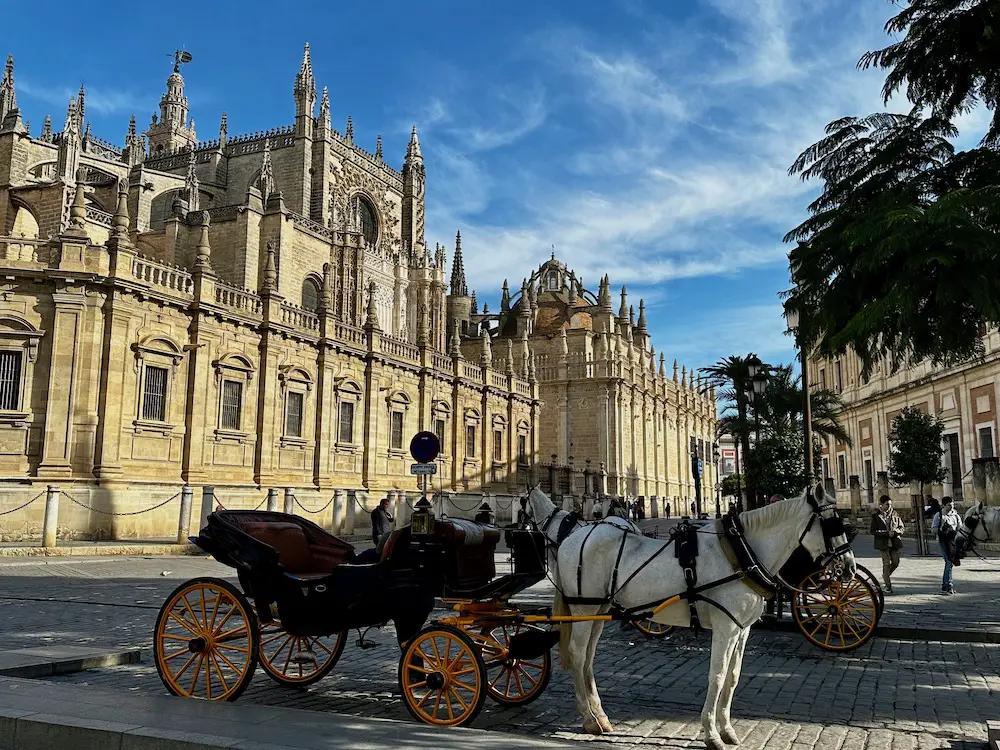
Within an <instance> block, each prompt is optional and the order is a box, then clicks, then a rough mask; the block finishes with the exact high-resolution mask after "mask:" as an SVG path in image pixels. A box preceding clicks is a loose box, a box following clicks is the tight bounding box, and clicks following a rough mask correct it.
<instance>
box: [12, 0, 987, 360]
mask: <svg viewBox="0 0 1000 750" xmlns="http://www.w3.org/2000/svg"><path fill="white" fill-rule="evenodd" d="M209 7H210V6H205V8H206V9H204V10H199V11H198V12H197V13H196V14H192V15H190V17H185V16H183V15H182V14H179V13H173V12H170V11H169V10H167V9H166V6H163V5H162V4H144V3H135V4H125V3H118V2H107V3H104V4H103V5H102V8H101V10H100V12H87V13H82V12H80V9H79V8H80V6H79V5H78V4H73V5H70V4H69V3H64V2H62V1H61V0H57V1H55V2H49V3H48V4H47V5H46V15H47V16H48V17H49V18H51V19H53V21H52V22H50V23H47V24H41V23H38V22H37V17H36V11H35V10H33V9H32V8H31V7H29V6H27V5H22V6H19V7H18V8H15V9H12V10H11V11H9V12H8V14H7V18H8V29H11V30H16V34H6V35H4V36H5V37H6V38H5V39H4V40H3V43H4V45H5V48H4V49H3V50H0V51H2V52H4V53H8V52H10V53H13V54H14V56H15V61H16V79H17V83H18V103H19V105H20V106H21V108H22V110H23V112H24V114H25V116H26V117H27V118H28V119H30V121H31V123H32V130H33V132H34V133H36V134H37V133H38V132H39V130H40V128H41V124H42V120H43V118H44V116H45V114H46V113H51V114H52V117H53V127H54V128H55V129H57V130H58V129H61V126H62V121H63V119H64V116H65V111H66V102H67V100H68V98H69V96H70V95H71V94H73V93H74V92H75V91H76V90H77V89H78V87H79V85H80V83H81V82H84V83H86V86H87V114H88V117H89V119H90V120H91V121H92V123H93V131H94V133H95V134H96V135H98V136H99V137H102V138H104V139H106V140H110V141H112V142H114V143H119V144H121V143H122V142H123V140H124V135H125V131H126V128H127V124H128V117H129V115H130V114H132V113H133V112H134V113H135V115H136V118H137V121H138V123H139V125H140V126H143V127H145V126H146V125H147V124H148V123H149V120H150V115H151V114H152V113H153V112H154V111H156V108H157V102H158V101H159V97H160V95H161V93H162V91H163V87H164V81H165V79H166V76H167V75H168V74H169V73H170V60H169V59H168V56H167V55H168V53H170V52H171V51H172V50H174V49H176V48H178V47H181V46H184V47H185V48H186V49H188V50H189V51H190V52H191V53H192V54H193V55H194V61H193V62H192V63H191V64H190V65H188V66H186V67H185V69H184V76H185V80H186V82H187V95H188V98H189V100H190V105H191V115H192V116H193V117H194V118H195V121H196V126H197V130H198V133H199V136H200V137H201V138H203V139H209V138H214V137H215V136H216V133H217V129H218V122H219V117H220V115H221V113H222V112H223V111H224V110H225V111H226V112H227V113H228V117H229V133H230V135H234V134H238V133H243V132H248V131H255V130H263V129H265V128H268V127H274V126H278V125H285V124H290V123H291V122H292V121H293V118H294V106H293V102H292V86H293V83H294V78H295V74H296V72H297V71H298V67H299V62H300V60H301V56H302V45H303V43H305V42H307V41H308V42H309V43H310V45H311V48H312V59H313V69H314V72H315V76H316V80H317V86H318V87H322V86H324V85H325V86H327V87H329V90H330V98H331V108H332V112H333V120H334V126H335V127H337V128H338V129H340V130H341V131H342V130H343V126H344V125H343V124H344V121H345V120H346V118H347V115H348V114H351V115H352V116H353V120H354V131H355V141H356V142H358V143H359V144H360V145H362V146H364V147H365V148H367V149H369V150H370V151H374V150H375V138H376V135H377V134H378V133H381V134H382V138H383V141H384V149H385V155H386V160H387V161H388V162H390V163H392V164H397V165H398V164H401V162H402V157H403V155H404V153H405V150H406V142H407V140H408V135H409V129H410V126H411V124H412V123H416V124H417V127H418V129H419V132H420V139H421V144H422V146H423V153H424V158H425V162H426V165H427V174H428V221H427V228H428V233H427V239H428V240H429V242H430V243H431V244H432V245H433V243H434V242H435V241H440V242H442V243H447V244H448V246H449V247H451V245H452V243H453V239H454V235H455V231H456V230H457V229H460V230H461V231H462V238H463V249H464V251H465V254H466V256H465V257H466V269H467V272H468V276H469V285H470V287H472V288H474V289H476V290H477V292H478V297H479V300H480V303H482V302H483V301H487V302H489V303H490V307H491V308H492V309H495V308H496V307H497V301H498V299H499V289H500V285H501V283H502V281H503V279H504V277H509V278H510V281H511V287H512V288H516V287H518V286H519V285H520V280H521V277H523V276H526V275H528V274H529V273H530V271H531V270H532V269H533V268H535V267H537V265H538V264H540V263H541V262H543V261H544V260H545V259H547V258H548V256H549V253H550V252H551V250H550V248H551V247H552V246H555V251H556V254H557V256H558V257H559V258H560V259H562V260H564V261H566V262H567V263H569V264H570V266H571V267H573V268H575V269H576V271H577V272H578V274H580V275H582V277H583V279H584V283H585V284H586V285H587V286H588V288H592V289H594V290H595V291H596V286H597V280H598V278H599V277H600V276H601V275H603V274H604V273H608V274H610V276H611V280H612V283H613V284H614V285H616V286H615V291H616V292H617V289H618V287H620V285H621V284H626V285H627V286H628V288H629V298H630V301H631V302H633V303H634V304H635V305H636V308H638V300H639V297H640V296H643V297H645V299H646V302H647V315H648V318H649V323H650V328H651V329H652V334H653V342H654V345H655V346H656V348H657V351H663V352H665V353H666V355H667V357H668V358H670V359H673V358H675V357H676V358H677V359H678V360H679V362H680V363H681V364H686V365H688V366H689V367H699V366H703V365H706V364H710V363H712V362H714V361H715V360H717V359H719V358H721V357H724V356H727V355H729V354H735V353H746V352H747V351H757V352H758V353H759V354H760V355H761V356H762V357H763V358H764V359H765V360H766V361H771V362H788V361H791V360H792V358H793V357H794V350H793V349H792V347H791V340H790V339H789V338H788V337H786V336H784V335H783V331H784V322H783V320H782V318H781V308H780V301H779V300H778V298H777V292H778V291H779V290H781V289H784V288H786V287H787V285H788V272H787V262H786V253H787V250H788V248H787V246H785V245H783V244H782V242H781V238H782V236H783V235H784V234H785V232H787V231H788V230H789V229H790V228H792V227H793V226H795V225H796V224H797V223H798V222H799V221H801V220H802V218H804V216H805V206H806V205H807V204H808V202H809V201H810V200H811V198H812V196H813V195H815V194H816V192H817V190H818V186H816V185H809V184H803V183H801V182H800V181H799V180H798V179H797V178H792V177H789V176H788V175H787V173H786V170H787V168H788V165H789V164H790V163H791V162H792V161H793V160H794V158H795V157H796V156H797V155H798V153H799V152H800V151H801V150H803V149H804V148H805V147H806V146H808V145H809V144H810V143H812V142H814V141H815V140H817V139H818V138H819V137H820V136H821V134H822V128H823V126H824V125H825V124H826V123H827V122H828V121H830V120H832V119H834V118H836V117H840V116H842V115H845V114H857V115H862V114H867V113H869V112H872V111H876V110H879V109H882V108H883V107H882V106H881V102H880V99H879V89H880V87H881V83H882V76H881V75H880V74H879V73H878V72H866V73H862V72H859V71H857V70H856V69H855V64H856V62H857V59H858V58H859V57H860V56H861V54H862V53H864V52H865V51H866V50H868V49H872V48H875V47H880V46H884V44H885V42H886V41H887V39H888V38H887V37H886V36H884V34H883V32H882V26H883V24H884V23H885V21H886V20H887V19H888V18H889V17H890V16H891V15H893V12H894V10H897V9H896V8H895V6H893V5H891V4H890V3H888V2H885V1H884V0H697V2H685V3H681V2H677V1H676V0H674V1H670V0H599V1H598V0H591V1H590V2H584V1H582V0H568V1H566V0H545V1H544V2H539V1H538V0H534V1H533V2H524V1H523V0H508V2H505V3H496V2H486V1H485V0H447V1H446V0H424V2H422V3H419V4H414V3H411V2H399V1H397V0H384V1H383V2H380V3H349V4H342V3H314V4H309V3H302V2H300V3H296V4H295V6H294V7H296V8H308V10H307V11H304V12H301V13H300V14H298V15H294V16H293V15H292V13H291V12H290V10H289V9H290V8H291V7H292V6H291V5H289V6H288V7H287V8H286V7H284V6H280V5H278V6H276V5H275V4H273V3H262V2H256V1H248V2H242V3H239V4H236V3H218V4H214V7H212V8H211V9H208V8H209ZM18 13H23V14H24V16H23V18H21V19H18V18H17V14H18ZM12 16H13V18H12ZM892 108H893V109H897V110H900V111H905V109H906V108H905V105H903V104H900V105H898V106H893V107H892ZM958 124H959V126H960V128H961V129H962V130H963V138H962V140H963V141H964V140H967V139H968V140H970V141H972V140H975V139H977V138H978V132H981V130H982V126H983V120H982V116H981V114H979V113H973V114H972V115H970V116H968V117H966V118H964V119H963V120H961V121H960V122H959V123H958ZM966 130H968V131H969V135H968V136H966V135H965V131H966ZM279 187H280V186H279ZM615 301H616V308H617V295H616V297H615Z"/></svg>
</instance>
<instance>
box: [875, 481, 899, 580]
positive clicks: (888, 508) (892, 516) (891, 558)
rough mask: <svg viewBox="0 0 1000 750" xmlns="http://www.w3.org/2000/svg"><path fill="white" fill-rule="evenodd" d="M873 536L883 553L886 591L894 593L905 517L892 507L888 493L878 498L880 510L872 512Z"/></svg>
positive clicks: (877, 546) (883, 574)
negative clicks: (893, 583)
mask: <svg viewBox="0 0 1000 750" xmlns="http://www.w3.org/2000/svg"><path fill="white" fill-rule="evenodd" d="M871 533H872V536H874V537H875V549H877V550H878V551H879V552H880V553H881V554H882V578H884V579H885V593H887V594H891V593H892V574H893V573H894V572H895V570H896V568H898V567H899V550H900V549H902V547H903V519H902V518H900V517H899V513H897V512H896V511H895V510H894V509H893V507H892V500H891V499H890V498H889V496H888V495H882V497H880V498H879V499H878V510H877V511H876V512H875V513H873V514H872V525H871Z"/></svg>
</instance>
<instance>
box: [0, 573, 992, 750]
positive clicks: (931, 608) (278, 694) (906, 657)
mask: <svg viewBox="0 0 1000 750" xmlns="http://www.w3.org/2000/svg"><path fill="white" fill-rule="evenodd" d="M931 565H933V566H934V570H935V571H937V570H938V568H937V566H938V563H937V561H926V566H925V565H924V562H923V561H919V560H916V559H914V560H904V567H903V568H901V569H900V572H901V573H904V572H905V571H907V570H909V571H911V572H910V573H909V574H908V575H912V576H913V580H912V582H911V583H912V585H913V586H914V587H917V586H922V587H927V586H930V585H931V584H933V580H927V576H928V575H930V571H931V567H930V566H931ZM980 565H983V567H984V568H986V564H984V563H980ZM869 567H872V566H871V565H869ZM924 567H926V572H925V573H924V574H923V575H922V576H921V574H920V571H921V570H922V569H923V568H924ZM972 568H973V566H972V565H971V564H970V565H969V566H968V569H967V568H966V566H963V568H961V569H960V570H961V572H958V575H957V577H956V586H957V587H958V588H959V590H960V591H961V592H962V593H960V594H959V595H957V596H955V597H943V596H940V595H936V596H932V594H924V593H919V594H917V593H914V594H904V595H902V596H899V597H893V598H891V599H890V600H889V601H887V610H888V611H887V613H886V617H887V618H888V617H890V616H891V613H892V611H893V609H894V608H895V607H897V606H902V602H904V601H905V597H907V596H912V597H925V598H926V602H925V603H924V604H922V605H921V606H923V607H925V608H926V609H925V610H924V616H925V617H929V616H930V614H931V613H932V612H933V613H935V616H937V617H939V618H940V617H943V616H944V614H945V613H946V612H947V611H948V610H949V609H955V610H957V609H959V608H961V611H962V612H964V613H965V614H964V615H962V617H966V616H968V615H969V614H970V613H976V612H978V613H979V614H980V615H987V614H988V615H989V616H990V617H992V618H994V619H995V618H996V604H995V603H993V604H991V605H990V606H992V608H993V609H992V611H990V612H988V613H987V612H986V611H985V609H986V607H985V606H983V607H980V606H979V604H978V603H977V602H976V601H975V597H974V595H973V594H967V593H966V591H968V590H970V589H969V587H963V586H962V584H961V581H962V577H961V576H962V575H964V574H969V575H971V571H972ZM231 573H232V571H231V569H229V568H226V567H224V566H222V565H220V564H218V563H216V562H214V561H212V560H207V559H204V558H187V557H185V558H155V559H142V558H130V559H122V558H114V559H109V558H98V559H73V560H70V561H65V560H52V561H47V562H17V563H15V564H0V643H3V644H4V647H5V648H18V647H30V646H37V645H42V644H44V643H53V642H54V643H60V644H94V645H101V646H107V647H116V646H136V645H138V646H142V647H145V648H149V647H150V645H151V634H152V629H153V622H154V620H155V617H156V613H157V610H158V609H159V606H160V604H161V603H162V602H163V600H164V599H165V598H166V596H167V594H168V593H169V592H170V590H171V589H173V588H174V587H175V586H176V585H177V584H178V583H179V582H181V581H183V580H186V579H189V578H193V577H195V576H200V575H217V576H222V577H227V578H231V576H230V574H231ZM935 575H936V572H935ZM975 575H977V576H979V575H982V576H987V575H990V573H989V572H988V571H987V572H983V571H979V570H978V569H977V572H976V573H975ZM993 575H994V576H995V575H996V574H995V573H993ZM907 580H908V579H907V578H906V577H905V575H904V576H903V577H901V578H899V583H898V584H897V586H898V588H899V589H900V590H903V589H904V588H905V587H906V586H907V585H909V584H908V583H907ZM970 580H971V579H970ZM984 580H985V579H984ZM993 580H994V581H996V577H994V579H993ZM994 585H995V584H994ZM931 590H933V589H931ZM548 595H549V592H548V591H547V590H546V588H545V586H544V585H540V586H538V587H536V588H534V589H532V590H529V591H527V592H525V593H524V597H525V599H526V600H528V601H538V602H544V601H547V598H548ZM967 597H968V598H969V601H968V602H965V601H963V600H964V599H966V598H967ZM897 602H900V604H899V605H897ZM974 619H975V617H973V620H974ZM964 624H965V625H966V626H972V625H973V622H972V621H968V622H965V623H964ZM368 637H369V638H371V639H372V640H374V641H376V642H377V643H378V644H379V645H378V647H376V648H374V649H371V650H362V649H360V648H358V647H357V646H356V645H355V643H354V641H355V640H356V634H352V635H351V639H350V641H349V644H348V647H347V649H346V650H345V652H344V655H343V657H342V659H341V661H340V663H339V664H338V666H337V668H336V669H335V670H334V672H333V673H332V674H331V675H329V676H328V677H327V678H326V679H324V680H323V681H322V682H320V683H318V684H317V685H315V686H313V687H312V688H310V689H308V690H302V691H300V690H294V689H288V688H283V687H280V686H278V685H276V684H274V683H273V682H271V681H270V680H269V679H268V678H267V677H266V675H265V674H263V673H262V672H261V673H259V674H258V675H257V676H256V677H255V679H254V682H253V683H252V684H251V686H250V688H249V689H248V691H247V692H246V693H245V694H244V696H243V697H242V698H241V701H243V702H258V703H262V704H269V705H280V706H288V707H295V708H302V709H309V710H319V711H336V712H339V713H345V714H353V715H364V716H376V717H385V718H392V719H399V720H404V721H409V720H410V718H409V715H408V714H407V712H406V709H405V708H404V707H403V705H402V704H401V702H400V698H399V697H398V695H397V687H396V671H397V662H398V655H399V651H398V648H397V646H396V645H395V639H394V637H393V633H392V629H391V628H387V629H385V630H383V631H372V632H370V633H369V634H368ZM709 648H710V639H709V636H707V635H702V636H694V635H693V634H691V633H689V632H687V631H681V632H679V633H678V634H677V635H674V636H671V637H669V638H667V639H665V640H662V641H654V640H649V639H647V638H646V637H645V636H642V635H640V634H639V633H637V632H636V631H634V630H622V629H621V628H620V626H619V625H617V624H612V625H609V626H608V628H607V629H606V631H605V636H604V638H603V640H602V642H601V646H600V648H599V650H598V663H597V669H596V673H597V675H598V685H599V688H600V690H601V694H602V697H603V700H604V705H605V709H606V710H607V712H608V714H609V715H610V716H611V718H612V721H614V722H615V724H616V730H617V731H616V733H615V734H614V735H610V736H605V737H602V738H591V737H589V736H588V735H585V734H583V733H582V731H581V730H580V729H579V722H578V720H577V717H576V712H575V708H574V701H573V694H572V686H571V683H570V680H569V678H568V675H567V674H566V673H565V672H563V671H562V670H561V669H560V668H558V667H556V668H555V671H554V673H553V677H552V682H551V684H550V686H549V688H548V690H547V691H546V693H545V694H544V695H543V696H542V697H541V698H540V699H539V700H538V701H536V702H534V703H532V704H530V705H528V706H524V707H520V708H514V709H500V708H499V707H497V706H496V705H494V704H491V703H490V702H489V701H487V703H486V707H485V709H484V711H483V713H482V714H481V715H480V717H479V718H478V719H477V721H476V722H475V726H476V727H479V728H483V729H501V730H505V731H510V732H518V733H532V734H540V735H547V736H554V737H559V738H563V739H570V740H576V741H580V742H588V743H591V744H592V745H593V747H594V748H595V749H596V748H610V747H612V746H616V747H626V748H628V747H647V746H663V747H668V748H686V747H703V745H702V743H701V741H700V739H699V737H700V733H701V726H700V721H699V719H698V715H699V712H700V710H701V704H702V701H703V700H704V695H705V682H706V677H707V669H708V658H709ZM147 659H148V658H147ZM51 679H52V680H53V681H57V682H60V683H63V684H80V685H84V684H86V685H94V686H100V687H103V688H105V689H121V690H126V691H129V692H132V693H139V694H162V693H164V690H163V687H162V685H161V683H160V681H159V678H158V677H157V675H156V669H155V667H154V666H153V665H152V663H150V662H149V661H148V660H147V661H144V662H143V663H140V664H138V665H133V666H127V667H117V668H113V669H104V670H95V671H89V672H83V673H78V674H73V675H66V676H63V677H58V678H51ZM733 713H734V716H735V717H736V722H735V723H736V727H737V730H738V731H739V733H740V734H741V735H742V736H744V737H745V741H744V743H743V745H742V747H744V748H749V749H751V750H753V749H755V748H765V747H766V748H769V749H770V748H776V749H779V750H780V749H781V748H789V749H792V750H805V749H806V748H821V749H822V750H826V749H827V748H829V749H830V750H853V749H854V748H857V749H858V750H862V749H864V750H882V749H884V750H901V749H904V748H905V749H906V750H910V749H913V750H924V749H929V748H948V749H949V750H961V749H966V748H982V747H984V746H985V738H986V727H985V722H986V720H987V719H995V718H997V717H998V716H1000V645H988V644H974V643H940V642H912V641H893V640H887V639H875V640H873V641H872V642H871V643H869V644H868V645H866V646H864V647H862V648H861V649H859V650H857V651H855V652H853V653H851V654H847V655H840V656H836V655H832V654H827V653H824V652H822V651H819V650H818V649H816V648H814V647H812V646H810V645H809V644H808V643H807V642H806V641H805V639H804V638H803V637H802V636H800V635H798V634H779V633H768V632H757V633H755V634H754V635H753V636H752V638H751V641H750V645H749V647H748V649H747V654H746V659H745V662H744V668H743V678H742V680H741V683H740V687H739V689H738V690H737V694H736V700H735V701H734V707H733Z"/></svg>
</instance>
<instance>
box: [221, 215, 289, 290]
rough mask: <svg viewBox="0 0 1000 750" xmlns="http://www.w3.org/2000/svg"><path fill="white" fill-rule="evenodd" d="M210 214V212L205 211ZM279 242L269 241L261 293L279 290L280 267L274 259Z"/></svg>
mask: <svg viewBox="0 0 1000 750" xmlns="http://www.w3.org/2000/svg"><path fill="white" fill-rule="evenodd" d="M205 215H206V216H208V213H207V212H206V213H205ZM277 244H278V243H277V242H275V241H274V240H268V241H267V258H266V259H265V260H264V283H263V284H262V285H261V287H260V291H261V293H264V294H270V293H272V292H277V291H278V267H277V265H276V264H275V261H274V253H275V249H276V245H277Z"/></svg>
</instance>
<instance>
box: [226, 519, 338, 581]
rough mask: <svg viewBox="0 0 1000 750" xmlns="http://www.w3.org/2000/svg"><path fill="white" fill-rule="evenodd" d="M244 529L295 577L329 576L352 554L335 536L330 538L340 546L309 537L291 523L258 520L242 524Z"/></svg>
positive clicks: (297, 525)
mask: <svg viewBox="0 0 1000 750" xmlns="http://www.w3.org/2000/svg"><path fill="white" fill-rule="evenodd" d="M242 528H243V531H244V532H245V533H246V534H249V535H250V536H252V537H253V538H254V539H257V540H259V541H261V542H263V543H264V544H267V545H268V546H270V547H273V548H274V549H275V550H276V551H277V553H278V559H279V561H280V562H281V564H282V565H283V566H284V568H285V570H286V571H288V572H289V573H292V574H295V575H298V576H308V575H317V576H322V575H328V574H329V573H330V572H331V571H332V570H333V569H334V568H336V567H337V566H338V565H340V564H341V563H344V562H346V561H347V560H349V559H351V557H353V549H352V548H351V546H350V545H348V544H346V543H345V542H342V541H341V540H339V539H337V538H336V537H333V536H330V540H331V541H334V542H337V543H338V544H339V546H332V545H330V546H328V545H324V544H319V543H316V542H313V541H312V540H310V538H309V537H308V536H307V535H306V533H305V531H304V530H303V528H302V527H301V526H300V525H299V524H297V523H294V522H285V521H271V520H267V521H258V522H249V523H244V524H243V526H242Z"/></svg>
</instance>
